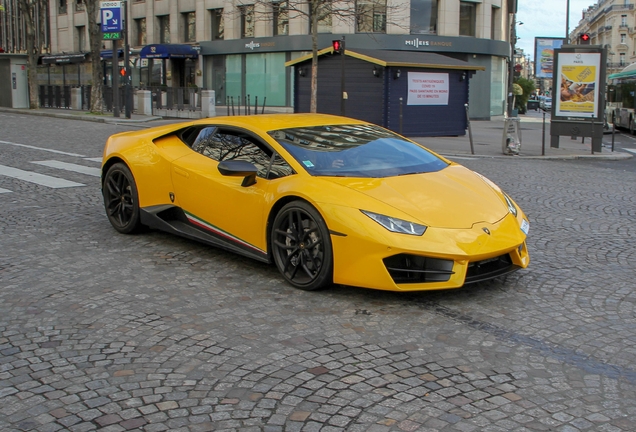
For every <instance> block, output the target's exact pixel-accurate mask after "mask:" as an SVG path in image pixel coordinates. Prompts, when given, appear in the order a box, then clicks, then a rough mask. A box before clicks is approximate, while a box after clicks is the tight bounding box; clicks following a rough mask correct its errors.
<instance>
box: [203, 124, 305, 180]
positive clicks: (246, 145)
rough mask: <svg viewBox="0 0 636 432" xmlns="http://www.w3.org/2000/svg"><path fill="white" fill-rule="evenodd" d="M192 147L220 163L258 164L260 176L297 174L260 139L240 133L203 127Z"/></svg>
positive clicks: (274, 176) (271, 176)
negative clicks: (237, 161) (230, 161)
mask: <svg viewBox="0 0 636 432" xmlns="http://www.w3.org/2000/svg"><path fill="white" fill-rule="evenodd" d="M192 149H193V150H194V151H196V152H198V153H201V154H202V155H204V156H207V157H209V158H210V159H214V160H215V161H218V162H222V161H229V160H240V161H246V162H250V163H252V164H254V165H255V166H256V168H257V169H258V173H257V175H258V176H259V177H262V178H270V179H272V178H278V177H284V176H286V175H290V174H292V173H293V170H292V168H291V167H290V166H289V165H288V164H287V162H285V161H284V160H283V159H282V158H281V157H280V156H279V155H278V154H276V153H274V152H272V150H271V149H270V148H268V147H267V146H265V145H264V144H262V143H259V142H258V141H257V140H256V139H254V138H252V137H250V136H248V135H246V134H242V133H240V132H235V131H227V130H222V129H219V128H216V127H206V128H203V129H201V131H199V134H198V136H197V138H196V139H195V140H194V143H193V144H192ZM272 154H274V157H272ZM268 173H269V175H268Z"/></svg>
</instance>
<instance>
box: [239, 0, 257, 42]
mask: <svg viewBox="0 0 636 432" xmlns="http://www.w3.org/2000/svg"><path fill="white" fill-rule="evenodd" d="M239 9H240V11H241V37H242V38H251V37H254V5H247V6H241V7H240V8H239Z"/></svg>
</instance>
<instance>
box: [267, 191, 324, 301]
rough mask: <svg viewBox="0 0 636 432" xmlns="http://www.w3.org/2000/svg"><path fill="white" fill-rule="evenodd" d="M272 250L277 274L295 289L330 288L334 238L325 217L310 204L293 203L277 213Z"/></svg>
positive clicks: (272, 234) (273, 229) (273, 228)
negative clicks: (330, 234)
mask: <svg viewBox="0 0 636 432" xmlns="http://www.w3.org/2000/svg"><path fill="white" fill-rule="evenodd" d="M271 246H272V254H273V258H274V262H275V263H276V266H277V267H278V270H279V271H280V273H281V274H282V275H283V277H284V278H285V279H286V280H287V282H289V283H290V284H291V285H293V286H294V287H296V288H300V289H303V290H307V291H312V290H317V289H320V288H324V287H326V286H328V285H331V283H332V281H333V258H332V257H333V254H332V249H331V238H330V236H329V231H328V230H327V225H326V224H325V221H324V220H323V218H322V216H321V215H320V213H318V211H316V209H314V208H313V207H312V206H310V205H309V204H307V203H305V202H303V201H293V202H291V203H288V204H286V205H285V206H284V207H283V208H282V209H281V210H280V211H279V212H278V214H277V215H276V218H275V219H274V225H273V227H272V233H271Z"/></svg>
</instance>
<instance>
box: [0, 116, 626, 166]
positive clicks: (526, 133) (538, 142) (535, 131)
mask: <svg viewBox="0 0 636 432" xmlns="http://www.w3.org/2000/svg"><path fill="white" fill-rule="evenodd" d="M0 112H5V113H14V114H21V115H36V116H37V115H39V116H47V117H56V118H67V119H68V118H71V119H76V120H85V121H94V122H100V123H111V124H136V125H138V126H139V127H152V126H154V125H159V124H166V123H177V122H184V121H186V120H185V119H174V118H165V119H164V118H162V117H158V116H144V115H139V114H132V115H131V118H130V119H128V118H126V117H125V115H124V113H121V115H120V117H113V114H112V113H107V114H103V115H95V114H89V113H87V112H84V111H73V110H70V109H50V108H44V109H38V110H28V109H13V108H3V107H0ZM519 118H520V126H521V151H520V153H519V155H516V156H506V155H504V154H503V152H502V144H501V142H502V139H503V130H504V122H505V121H504V117H503V116H501V117H493V118H492V119H491V120H489V121H479V120H473V121H471V122H470V127H471V131H472V137H473V150H474V154H473V153H471V145H470V139H469V134H468V131H466V135H465V136H456V137H419V138H418V137H414V138H412V139H413V140H414V141H417V142H419V143H421V144H423V145H424V146H426V147H428V148H430V149H431V150H433V151H435V152H437V153H439V154H441V155H444V156H455V157H490V158H495V157H497V158H537V159H582V158H592V159H604V160H621V159H629V158H631V157H632V156H633V155H632V154H630V153H626V152H621V151H614V152H612V151H611V143H612V135H611V134H605V135H604V136H603V148H602V151H601V152H600V153H598V152H596V153H594V154H592V149H591V143H592V140H591V138H589V137H588V138H585V140H583V139H582V138H580V137H579V138H578V139H577V140H572V139H571V138H570V137H566V136H562V137H560V140H559V148H552V147H550V113H546V115H545V125H544V116H543V112H541V111H538V112H534V111H531V112H528V114H525V115H521V116H520V117H519ZM544 126H545V134H544V132H543V129H544ZM544 137H545V144H543V142H544ZM619 138H620V135H619V134H617V135H616V139H617V140H618V139H619ZM542 154H543V155H542Z"/></svg>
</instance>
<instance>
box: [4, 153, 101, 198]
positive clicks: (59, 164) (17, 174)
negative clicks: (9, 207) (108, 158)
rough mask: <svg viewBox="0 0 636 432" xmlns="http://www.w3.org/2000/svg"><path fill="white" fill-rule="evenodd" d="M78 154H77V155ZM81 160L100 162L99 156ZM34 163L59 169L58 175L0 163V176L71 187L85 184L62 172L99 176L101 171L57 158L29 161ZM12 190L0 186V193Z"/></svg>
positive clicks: (51, 186)
mask: <svg viewBox="0 0 636 432" xmlns="http://www.w3.org/2000/svg"><path fill="white" fill-rule="evenodd" d="M78 156H79V155H78ZM83 160H85V161H88V162H89V163H90V164H95V163H99V164H101V158H83ZM31 163H32V164H34V165H39V166H42V167H48V168H54V169H57V170H60V172H61V174H60V176H53V175H49V174H42V173H39V172H37V168H36V169H34V170H28V169H20V168H15V167H11V166H8V165H0V177H3V176H4V177H10V178H13V179H17V180H21V181H24V182H28V183H33V184H37V185H39V186H44V187H47V188H51V189H63V188H73V187H82V186H86V184H84V183H79V182H76V181H72V180H68V179H65V178H64V176H63V173H64V172H74V173H79V174H84V175H88V176H91V177H99V176H100V175H101V171H100V169H99V167H95V166H87V165H83V164H79V163H69V162H63V161H59V160H54V159H49V160H40V161H31ZM10 192H13V191H12V190H9V189H5V188H0V194H5V193H10Z"/></svg>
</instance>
